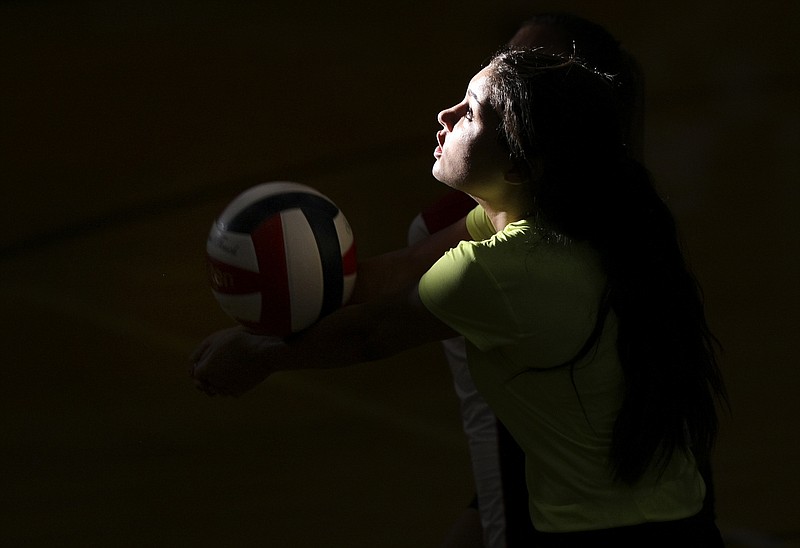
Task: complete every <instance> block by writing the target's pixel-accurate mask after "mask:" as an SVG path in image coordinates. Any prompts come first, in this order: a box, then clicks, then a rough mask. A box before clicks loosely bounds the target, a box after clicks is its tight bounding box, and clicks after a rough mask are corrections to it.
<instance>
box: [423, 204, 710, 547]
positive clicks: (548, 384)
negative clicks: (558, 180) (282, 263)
mask: <svg viewBox="0 0 800 548" xmlns="http://www.w3.org/2000/svg"><path fill="white" fill-rule="evenodd" d="M467 224H468V228H469V231H470V235H471V236H472V238H473V240H472V241H468V242H461V243H460V244H459V245H458V246H457V247H456V248H455V249H453V250H451V251H449V252H448V253H447V254H445V255H444V256H443V257H442V258H441V259H440V260H439V261H438V262H437V263H436V264H434V265H433V267H431V269H430V270H429V271H428V272H427V273H426V274H425V275H424V276H423V277H422V279H421V280H420V284H419V293H420V297H421V299H422V302H423V303H424V305H425V306H426V307H427V308H428V309H429V310H430V311H431V312H432V313H433V314H434V315H436V316H437V317H438V318H439V319H441V320H442V321H443V322H444V323H446V324H448V325H449V326H451V327H452V328H453V329H455V330H456V331H457V332H459V333H460V334H462V335H463V336H464V337H465V339H466V340H467V357H468V363H469V369H470V373H471V374H472V378H473V380H474V382H475V386H476V387H477V388H478V390H479V391H480V392H481V394H482V395H483V397H484V398H485V399H486V401H487V402H488V404H489V405H490V406H491V407H492V409H493V410H494V412H495V413H496V414H497V416H498V417H499V418H500V420H501V421H502V422H503V423H504V424H505V426H506V427H507V428H508V429H509V431H510V432H511V433H512V434H513V436H514V438H515V439H516V440H517V442H518V443H519V444H520V446H521V447H522V449H523V450H524V451H525V454H526V474H527V483H528V492H529V495H530V512H531V518H532V520H533V523H534V525H535V526H536V527H537V529H539V530H540V531H547V532H568V531H585V530H593V529H606V528H611V527H620V526H624V525H634V524H638V523H644V522H648V521H668V520H675V519H681V518H686V517H689V516H692V515H694V514H696V513H697V512H699V511H700V509H701V507H702V503H703V498H704V496H705V484H704V483H703V480H702V478H701V477H700V474H699V473H698V471H697V467H696V465H695V462H694V460H693V459H692V458H691V456H687V455H683V454H676V456H675V457H674V458H673V460H672V462H671V463H670V465H669V466H668V468H667V469H666V471H665V472H664V474H663V475H662V476H660V477H658V474H657V472H656V471H652V472H651V473H649V474H648V475H646V476H645V477H644V478H643V479H642V481H640V482H639V483H638V484H637V485H635V486H627V485H623V484H620V483H617V482H614V481H613V479H612V477H611V473H610V468H609V464H608V451H609V446H610V441H611V433H612V429H613V424H614V420H615V418H616V416H617V412H618V409H619V406H620V403H621V398H622V382H623V379H622V371H621V368H620V365H619V360H618V357H617V353H616V348H615V343H616V321H615V318H614V316H613V313H612V314H610V315H609V317H608V319H607V320H606V324H605V328H604V331H603V334H602V336H601V338H600V341H599V343H598V345H597V347H596V348H595V349H593V350H592V351H591V352H590V353H589V354H588V355H587V356H586V357H585V358H584V359H583V360H581V361H579V362H578V363H577V364H576V365H575V367H574V368H572V372H571V369H570V367H560V368H559V367H556V366H558V365H561V364H563V363H565V362H567V361H568V360H570V359H571V358H572V357H574V356H575V355H576V354H577V353H578V352H579V350H580V349H581V347H582V346H583V344H584V343H585V341H586V340H587V338H588V337H589V335H590V333H591V332H592V330H593V328H594V326H595V321H596V317H597V310H598V308H599V304H600V299H601V296H602V294H603V290H604V287H605V275H604V274H603V270H602V267H601V264H600V259H599V256H598V254H597V253H596V252H595V251H594V250H593V249H592V248H591V247H589V246H588V245H585V244H581V243H557V244H556V243H548V242H545V241H544V240H543V239H542V238H541V237H540V236H539V234H538V233H537V230H536V229H535V228H534V227H533V226H532V224H531V223H530V222H528V221H519V222H515V223H511V224H509V225H508V226H506V227H505V228H504V229H503V230H501V231H499V232H497V231H496V230H495V229H494V227H493V226H492V224H491V221H490V220H489V218H488V217H487V216H486V213H485V212H484V211H483V209H482V208H481V207H480V206H479V207H477V208H476V209H474V210H473V211H472V212H471V213H470V214H469V216H468V217H467Z"/></svg>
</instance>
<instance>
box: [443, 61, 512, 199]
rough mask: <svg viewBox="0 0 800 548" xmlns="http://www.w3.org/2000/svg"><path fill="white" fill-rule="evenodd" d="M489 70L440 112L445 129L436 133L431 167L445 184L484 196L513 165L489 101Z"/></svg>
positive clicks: (476, 76)
mask: <svg viewBox="0 0 800 548" xmlns="http://www.w3.org/2000/svg"><path fill="white" fill-rule="evenodd" d="M488 70H489V69H483V70H482V71H480V72H479V73H478V74H476V75H475V77H474V78H473V79H472V80H471V81H470V83H469V87H468V88H467V94H466V97H464V100H463V101H461V102H460V103H458V104H457V105H455V106H452V107H450V108H448V109H446V110H443V111H442V112H440V113H439V116H438V118H437V119H438V120H439V123H440V124H441V125H442V129H441V130H440V131H439V132H438V133H437V134H436V140H437V143H438V146H437V147H436V150H435V151H434V153H433V156H434V158H436V162H435V163H434V164H433V170H432V172H433V176H434V177H435V178H436V179H438V180H439V181H441V182H443V183H444V184H446V185H448V186H450V187H452V188H455V189H458V190H461V191H463V192H466V193H468V194H471V195H473V196H476V197H479V198H485V199H489V198H490V196H489V191H490V189H491V188H493V185H496V184H498V183H503V182H504V180H505V174H506V172H508V170H509V169H511V167H512V163H511V160H510V159H509V154H508V151H507V150H505V149H504V148H503V147H502V146H501V145H500V143H499V141H498V138H497V128H498V126H499V124H500V118H499V116H498V115H497V113H496V112H495V111H494V109H493V108H492V107H491V106H490V105H489V102H488V97H489V94H488V91H489V87H488V86H489V84H488V81H487V79H488V75H489V72H488Z"/></svg>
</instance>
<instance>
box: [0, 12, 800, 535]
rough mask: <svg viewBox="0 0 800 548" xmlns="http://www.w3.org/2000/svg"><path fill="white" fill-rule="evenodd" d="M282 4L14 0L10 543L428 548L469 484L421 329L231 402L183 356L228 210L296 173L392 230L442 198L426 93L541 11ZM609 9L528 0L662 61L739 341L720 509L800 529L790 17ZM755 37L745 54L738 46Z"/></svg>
mask: <svg viewBox="0 0 800 548" xmlns="http://www.w3.org/2000/svg"><path fill="white" fill-rule="evenodd" d="M268 4H269V5H267V3H264V4H263V5H262V4H261V3H256V2H245V1H235V2H228V3H220V2H211V1H201V2H178V1H175V2H166V3H160V4H158V5H157V6H156V5H153V6H148V5H147V4H143V3H133V2H131V3H116V4H113V5H112V4H108V3H104V2H88V1H82V2H72V3H59V2H48V1H36V2H13V1H12V2H4V3H2V4H0V25H2V27H0V48H2V51H4V52H5V53H4V55H3V57H2V65H0V69H2V71H1V72H2V74H3V75H4V76H5V77H6V78H7V80H8V85H4V86H2V87H0V94H2V96H0V115H2V116H1V117H0V118H2V120H3V129H2V130H0V136H1V138H2V140H1V141H0V150H2V152H3V155H4V158H3V169H4V175H5V176H4V179H5V180H4V190H5V194H6V197H5V198H4V200H3V201H2V202H0V222H2V223H4V224H3V225H2V230H0V261H2V270H0V272H2V274H0V276H2V284H0V300H2V303H3V310H4V311H5V314H4V318H5V320H4V323H3V326H2V333H3V335H2V336H3V339H2V348H3V349H4V350H5V355H4V367H3V373H2V378H3V386H4V388H5V392H6V393H5V394H4V397H3V398H2V404H0V405H2V408H1V409H0V410H1V411H2V415H1V416H2V434H3V435H2V441H1V442H0V443H2V446H0V455H2V457H0V458H2V461H1V463H2V468H3V478H4V481H3V486H4V496H3V502H2V512H1V513H0V544H2V545H4V546H36V547H38V546H81V547H82V546H104V547H105V546H196V547H203V546H237V547H246V546H274V547H277V548H283V547H288V548H294V547H297V548H304V547H320V546H332V547H348V548H357V547H375V546H380V547H424V546H430V547H434V546H437V545H438V543H439V541H440V540H441V538H442V536H443V534H444V532H445V530H446V529H447V527H448V526H449V525H450V523H451V522H452V520H453V519H454V518H455V517H456V516H457V515H458V514H459V513H460V511H461V510H462V508H463V506H464V505H465V504H466V502H467V501H468V500H469V498H470V497H471V494H472V487H471V484H470V472H469V460H468V457H467V452H466V445H465V442H464V439H463V436H462V434H461V431H460V423H459V416H458V403H457V401H456V398H455V396H454V394H453V392H452V389H451V385H450V378H449V373H448V371H447V368H446V366H445V365H444V363H443V362H442V358H441V355H440V353H439V350H438V348H436V347H435V346H431V347H427V348H423V349H419V350H417V351H414V352H410V353H407V354H403V355H401V356H398V357H396V358H393V359H391V360H386V361H385V362H380V363H377V364H372V365H360V366H356V367H352V368H349V369H345V370H339V371H312V372H300V373H292V374H282V375H279V376H276V377H274V378H273V379H271V380H270V381H269V382H268V383H267V384H266V385H264V386H261V387H259V388H258V389H257V390H255V391H254V392H252V393H251V394H249V395H247V396H246V397H243V398H241V399H237V400H229V399H219V398H207V397H205V396H203V395H201V394H199V393H198V392H196V391H195V390H194V388H193V386H192V385H191V383H190V382H189V380H188V376H187V367H188V364H187V363H186V358H187V356H188V354H189V352H190V351H191V349H192V348H193V347H194V345H195V344H197V343H198V342H199V341H200V339H202V337H203V336H205V335H206V334H207V333H209V332H211V331H212V330H214V329H217V328H219V327H222V326H225V325H229V323H230V322H229V320H227V318H226V317H225V316H224V315H223V314H222V313H221V312H220V311H219V309H218V307H217V306H216V303H215V302H214V301H213V298H212V297H211V295H210V293H209V290H208V287H207V284H206V280H205V269H204V265H203V253H204V243H205V237H206V234H207V231H208V229H209V227H210V224H211V221H212V219H213V217H214V215H215V214H216V213H217V212H218V211H219V210H220V209H221V208H222V207H223V206H224V205H225V203H227V201H228V200H229V199H230V198H232V197H233V196H234V195H235V194H236V193H238V192H239V191H241V190H243V189H244V188H246V187H248V186H250V185H252V184H256V183H259V182H263V181H267V180H276V179H289V180H297V181H299V182H303V183H306V184H309V185H312V186H314V187H316V188H319V189H320V190H322V191H323V192H325V193H327V194H328V195H329V196H331V197H332V198H333V199H334V201H336V202H337V203H338V204H339V205H340V207H341V208H342V209H343V210H344V212H345V213H346V215H347V216H348V218H349V219H350V222H351V224H352V225H353V228H354V231H355V234H356V238H357V242H358V246H359V250H360V253H361V254H362V255H364V256H366V255H371V254H373V253H377V252H380V251H383V250H386V249H390V248H392V247H395V246H398V245H402V244H403V242H404V238H405V230H406V227H407V225H408V222H409V221H410V220H411V218H412V217H413V216H414V214H415V213H416V211H417V210H418V208H419V206H420V204H424V203H427V202H429V201H430V200H432V199H433V198H434V197H435V196H437V195H438V193H439V192H440V191H441V189H440V188H439V187H438V186H437V184H436V183H435V182H434V181H433V180H432V179H431V178H430V177H429V168H430V164H431V152H432V148H433V143H434V141H433V132H434V131H435V129H436V123H435V119H434V116H435V114H436V112H437V111H438V110H439V109H440V108H442V107H444V106H448V105H449V104H451V103H453V102H455V101H457V100H458V99H459V98H460V96H461V95H462V94H463V89H464V86H465V84H466V82H467V80H468V78H469V77H470V76H471V75H472V73H473V72H474V70H475V69H476V67H477V65H478V64H479V62H480V61H481V60H482V59H483V58H484V57H485V56H486V54H487V53H489V52H490V51H491V50H492V49H493V48H494V47H495V46H496V45H497V44H499V43H500V42H502V41H503V40H504V39H505V38H506V37H507V31H508V29H509V28H510V27H509V24H510V22H511V21H516V19H517V18H518V17H519V16H520V15H521V14H524V15H527V14H528V13H530V12H529V11H526V10H528V9H530V6H529V3H527V2H523V1H521V0H520V1H503V2H500V3H499V4H497V5H496V6H495V7H493V8H492V11H491V13H489V12H487V8H486V6H485V5H483V3H481V2H478V1H477V0H467V1H461V2H450V3H447V2H445V3H444V4H443V5H441V6H440V10H441V11H440V12H439V13H431V11H430V7H429V6H427V5H425V6H424V7H417V6H413V5H398V6H395V7H393V14H392V17H390V18H387V17H384V16H383V15H381V14H380V13H378V12H380V10H375V9H374V6H373V4H371V3H367V2H365V1H361V2H354V3H350V4H348V5H347V6H338V5H333V4H330V5H329V3H323V2H314V1H312V0H300V1H295V2H292V3H288V2H286V3H284V2H270V3H268ZM602 4H603V3H598V2H592V1H589V0H585V1H572V2H570V1H562V2H558V1H555V2H548V3H542V4H541V5H537V6H536V8H535V11H541V10H544V9H564V10H572V11H576V12H577V13H581V14H583V15H586V16H588V17H590V18H594V19H596V20H598V21H600V22H602V23H604V24H606V25H608V26H609V28H611V29H612V31H614V32H615V33H616V34H617V35H618V36H621V37H622V38H623V41H624V42H625V43H628V44H629V45H630V48H631V49H632V50H633V51H635V52H636V53H637V54H639V57H640V60H641V61H642V62H643V65H644V66H645V67H646V68H648V73H647V74H648V108H649V109H650V110H648V147H649V151H648V154H649V160H650V161H649V163H650V165H651V168H652V169H653V170H654V171H655V173H656V174H657V176H658V178H659V180H660V182H661V184H662V185H664V187H665V189H666V190H667V193H668V194H669V195H670V197H671V199H672V202H673V205H674V206H675V207H676V212H677V214H678V217H679V221H680V222H681V223H682V226H683V227H684V233H685V236H686V240H687V246H688V248H689V249H690V251H691V255H692V258H693V263H694V264H695V265H696V267H697V269H698V273H699V275H700V277H701V279H702V280H703V282H704V285H705V288H706V293H707V296H708V301H709V313H710V317H711V319H712V323H713V325H715V326H716V328H717V331H718V334H719V335H720V337H721V338H722V339H723V342H724V343H725V344H726V347H727V349H728V350H727V354H726V356H725V359H724V363H723V366H724V367H725V370H726V374H727V376H728V382H729V385H730V389H731V393H732V396H733V400H734V401H733V403H734V416H732V417H730V418H726V419H725V424H724V432H723V437H722V439H721V441H720V448H719V451H718V457H717V473H718V479H717V481H718V496H719V510H720V523H721V524H722V525H723V527H724V528H725V530H726V531H728V532H729V533H730V538H731V539H732V540H731V546H767V545H770V546H797V545H798V544H797V531H798V528H797V523H798V503H800V499H799V498H798V489H800V481H799V478H798V474H797V471H796V463H797V462H798V460H799V459H800V450H799V449H798V447H797V444H796V440H795V438H796V434H797V424H798V417H800V407H799V406H800V403H799V402H798V399H797V398H796V397H795V396H794V394H796V393H797V388H798V373H797V370H798V368H797V358H796V356H797V350H798V348H797V341H796V333H797V327H798V312H797V308H798V303H799V302H800V299H798V290H797V284H796V282H797V279H798V272H799V270H798V260H797V253H796V249H797V245H796V244H797V243H798V219H797V216H796V214H795V212H796V209H797V205H798V200H797V190H796V188H797V185H796V180H797V177H796V176H797V175H798V174H799V172H798V170H797V168H796V155H795V156H794V157H793V154H792V151H795V152H796V150H797V147H796V145H797V137H796V132H794V131H791V130H790V129H789V128H796V126H797V125H798V122H800V116H798V110H797V106H796V104H795V103H796V101H795V100H796V97H795V96H794V94H793V93H792V92H791V90H792V89H795V84H796V83H797V81H798V76H797V73H796V72H794V73H792V72H790V71H788V70H787V69H786V66H787V65H786V64H784V61H785V60H786V59H796V58H797V56H796V55H795V54H794V53H793V52H795V51H796V49H797V47H796V45H789V44H787V43H784V41H783V38H781V37H785V36H792V34H791V32H790V29H794V28H796V22H797V17H796V14H794V13H789V10H788V9H786V10H783V8H781V7H778V6H777V4H776V6H773V7H774V8H775V10H770V9H767V7H763V9H761V8H760V10H759V14H761V13H762V12H763V14H764V15H759V14H756V15H753V14H751V19H749V20H748V21H746V22H744V21H740V20H739V19H737V18H735V17H734V16H733V15H730V14H731V13H733V12H734V11H735V10H731V9H730V6H729V3H727V2H725V3H723V2H722V1H721V0H717V1H715V2H711V3H710V4H709V6H710V7H707V8H705V10H706V11H702V10H700V11H699V12H698V9H699V8H698V7H697V6H696V5H695V4H694V3H692V4H689V3H688V2H683V3H681V2H678V3H677V4H675V3H670V6H669V7H666V5H665V4H660V3H655V2H653V3H649V2H644V3H642V2H640V1H638V0H637V1H633V0H631V1H629V2H619V3H616V4H615V6H616V7H613V8H611V7H608V6H605V7H604V6H603V5H602ZM690 8H691V13H693V14H695V16H696V18H697V19H696V20H695V19H691V20H689V19H687V18H686V17H685V13H686V12H687V10H689V9H690ZM781 10H783V11H781ZM442 13H445V14H447V15H446V16H445V15H442ZM723 13H724V14H728V15H725V16H721V15H720V14H723ZM476 17H477V18H478V20H479V21H480V23H481V25H477V26H476V25H475V20H476ZM704 17H705V18H706V19H703V18H704ZM710 20H713V21H714V23H715V25H716V26H713V27H709V26H708V22H709V21H710ZM655 21H657V22H658V23H657V24H656V23H654V22H655ZM759 25H762V26H765V27H766V28H762V27H760V26H759ZM754 27H756V28H758V29H759V35H760V36H761V37H766V38H764V39H763V41H761V42H757V43H756V44H755V45H754V46H752V47H754V48H756V49H755V50H754V52H753V53H752V54H751V55H749V56H748V55H745V53H747V52H746V51H745V50H743V49H741V50H737V49H736V47H740V48H744V47H745V45H740V44H739V42H736V44H734V45H731V43H730V41H727V40H723V38H724V37H726V36H728V35H737V33H738V34H742V33H744V32H745V31H749V30H751V29H752V28H754ZM714 33H716V34H714ZM675 35H680V36H682V37H683V39H682V41H681V43H677V44H676V43H675V42H674V41H671V40H672V37H673V36H675ZM700 40H709V43H712V42H713V43H715V44H716V43H719V42H720V40H722V41H724V42H725V44H726V45H727V47H728V49H727V50H726V54H725V55H721V54H719V53H718V52H713V51H708V52H707V51H705V50H703V49H702V48H699V47H698V45H697V44H698V41H700ZM667 45H668V46H669V47H670V48H672V49H670V51H669V52H665V47H666V46H667ZM673 50H674V51H673ZM765 60H768V61H765ZM712 61H713V62H712ZM709 66H712V67H713V70H710V71H709V70H708V67H709ZM676 82H685V86H686V88H684V87H683V85H684V84H680V85H679V84H678V83H676ZM686 89H693V90H697V89H699V90H700V92H701V93H699V94H697V95H693V94H692V93H688V92H687V91H686ZM754 141H756V143H755V144H754ZM676 156H677V157H678V158H680V161H676V160H675V157H676ZM793 160H794V161H793ZM753 181H758V182H759V184H758V185H753V184H752V183H753ZM743 249H745V250H747V251H746V253H745V252H744V251H742V250H743ZM753 535H755V536H753ZM767 538H771V539H774V542H775V543H774V544H765V543H766V542H767V540H765V539H767ZM734 540H736V541H737V542H734Z"/></svg>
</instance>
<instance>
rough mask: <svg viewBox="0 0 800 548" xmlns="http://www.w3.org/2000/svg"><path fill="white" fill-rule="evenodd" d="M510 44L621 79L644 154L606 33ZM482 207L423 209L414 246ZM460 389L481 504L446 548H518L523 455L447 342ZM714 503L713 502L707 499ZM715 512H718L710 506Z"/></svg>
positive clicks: (468, 202)
mask: <svg viewBox="0 0 800 548" xmlns="http://www.w3.org/2000/svg"><path fill="white" fill-rule="evenodd" d="M508 44H509V45H510V46H512V47H522V48H540V51H543V52H545V53H552V54H566V55H568V54H571V53H572V52H576V53H577V54H578V55H579V56H580V57H581V58H582V59H583V60H584V62H585V63H586V64H589V65H590V66H592V67H595V68H596V69H597V70H600V71H601V72H605V73H609V74H613V75H614V86H613V87H614V92H615V95H616V96H617V98H618V100H619V104H620V108H621V113H622V119H623V127H624V128H625V145H626V148H627V149H628V151H629V154H631V155H632V156H633V157H634V158H636V159H640V158H641V156H642V153H643V150H642V149H643V127H642V126H643V102H644V101H643V99H644V85H643V78H642V75H641V70H640V68H639V65H638V63H637V62H636V60H635V59H634V58H633V57H632V56H631V55H630V54H629V53H628V52H627V51H625V50H624V49H623V48H622V47H621V45H620V43H619V41H618V40H617V39H616V38H615V37H614V36H613V35H611V33H609V32H608V30H606V29H605V28H604V27H602V26H601V25H598V24H597V23H594V22H592V21H589V20H587V19H584V18H582V17H579V16H577V15H574V14H571V13H565V12H546V13H540V14H537V15H535V16H533V17H531V18H529V19H527V20H525V21H524V22H523V23H522V24H521V25H520V26H519V28H518V29H517V30H516V32H515V33H514V35H513V36H512V37H511V39H510V40H509V42H508ZM474 207H475V201H474V200H473V199H472V198H471V197H470V196H469V195H468V194H464V193H462V192H459V191H456V190H453V191H450V192H448V193H446V194H445V195H443V196H442V197H441V198H440V199H439V200H437V201H436V202H435V203H433V204H431V205H430V206H428V207H426V208H425V209H423V210H422V211H421V212H420V214H419V215H417V216H416V217H415V218H414V220H413V221H412V223H411V225H410V227H409V232H408V235H409V238H408V241H409V243H410V244H414V243H416V242H418V241H420V240H422V239H424V238H426V237H428V236H430V234H432V233H434V232H436V231H438V230H440V229H442V228H444V227H447V226H450V225H451V224H453V223H454V222H456V221H458V220H460V219H463V218H464V216H466V215H467V213H468V212H469V211H470V210H472V209H473V208H474ZM442 349H443V351H444V355H445V359H446V361H447V365H448V367H449V369H450V371H451V374H452V376H453V387H454V389H455V392H456V394H457V396H458V398H459V401H460V410H461V416H462V424H463V429H464V433H465V434H466V437H467V443H468V447H469V453H470V458H471V460H472V469H473V481H474V485H475V497H474V499H473V500H472V501H471V502H470V504H469V506H468V507H467V508H465V510H464V512H463V513H462V515H461V516H459V518H458V519H457V520H456V521H455V523H454V524H453V527H452V529H451V530H450V532H449V533H448V535H447V537H446V539H445V542H444V544H443V545H442V548H470V547H475V546H480V547H481V548H517V547H528V546H530V545H531V542H532V536H533V534H534V532H533V530H532V526H531V523H530V517H529V515H528V511H527V500H528V492H527V489H526V487H525V465H524V454H523V453H522V451H521V449H520V448H519V446H518V445H517V444H516V442H515V441H514V440H513V438H512V437H511V436H510V435H509V433H508V430H507V429H506V428H505V427H504V426H503V424H502V423H500V422H499V421H498V420H497V419H496V417H495V415H494V413H493V412H492V411H491V409H490V408H489V406H488V405H487V404H486V401H485V400H484V399H483V397H482V396H481V395H480V393H479V392H478V390H477V389H476V388H475V384H474V383H473V382H472V377H471V375H470V373H469V368H468V365H467V357H466V347H465V341H464V338H463V337H456V338H453V339H448V340H446V341H442ZM706 500H707V502H709V503H710V502H711V501H712V500H713V494H712V493H707V495H706ZM708 507H709V510H710V511H713V509H712V508H711V505H710V504H709V505H708Z"/></svg>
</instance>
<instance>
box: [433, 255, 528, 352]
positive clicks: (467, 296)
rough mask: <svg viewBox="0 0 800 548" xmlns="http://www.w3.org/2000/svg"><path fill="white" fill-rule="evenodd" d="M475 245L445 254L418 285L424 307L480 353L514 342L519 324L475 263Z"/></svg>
mask: <svg viewBox="0 0 800 548" xmlns="http://www.w3.org/2000/svg"><path fill="white" fill-rule="evenodd" d="M479 248H480V247H479V246H478V245H477V244H475V243H474V242H461V244H459V245H458V247H456V248H455V249H453V250H451V251H449V252H447V253H446V254H445V255H444V256H443V257H442V258H441V259H439V261H437V262H436V264H434V265H433V267H431V269H430V270H429V271H428V272H426V273H425V275H424V276H423V277H422V279H421V280H420V283H419V295H420V299H421V300H422V303H423V304H424V305H425V307H426V308H427V309H428V310H429V311H430V312H431V313H432V314H433V315H434V316H436V317H437V318H439V319H440V320H441V321H443V322H444V323H446V324H447V325H449V326H450V327H451V328H453V329H454V330H455V331H457V332H458V333H459V334H461V335H463V336H464V337H465V338H466V339H467V340H469V341H470V342H471V343H472V344H474V345H475V346H476V347H478V348H479V349H480V350H489V349H491V348H494V347H497V346H502V345H505V344H509V343H512V342H514V341H515V340H517V336H516V334H517V333H518V329H517V325H518V322H517V321H516V318H515V317H514V313H513V308H512V307H511V306H509V302H508V297H507V295H506V294H505V292H504V291H501V288H500V287H499V285H498V283H497V281H496V280H495V279H494V277H493V276H492V275H491V273H490V272H488V271H487V270H485V269H484V268H483V266H482V265H481V264H480V263H479V262H478V261H476V260H475V252H476V249H479Z"/></svg>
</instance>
